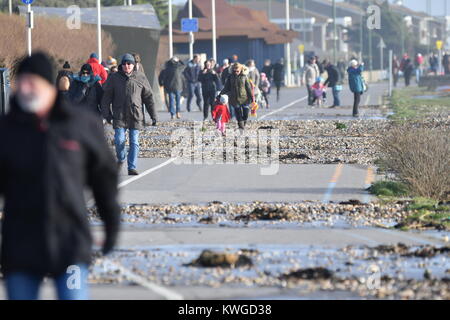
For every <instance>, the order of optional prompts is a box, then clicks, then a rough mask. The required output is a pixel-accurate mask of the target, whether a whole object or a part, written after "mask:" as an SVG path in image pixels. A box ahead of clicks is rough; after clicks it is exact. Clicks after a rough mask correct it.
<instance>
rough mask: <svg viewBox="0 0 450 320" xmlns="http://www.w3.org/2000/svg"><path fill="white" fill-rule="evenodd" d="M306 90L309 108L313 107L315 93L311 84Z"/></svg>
mask: <svg viewBox="0 0 450 320" xmlns="http://www.w3.org/2000/svg"><path fill="white" fill-rule="evenodd" d="M306 90H308V106H312V105H313V103H314V102H313V101H314V95H313V91H312V88H311V86H310V85H309V84H307V85H306Z"/></svg>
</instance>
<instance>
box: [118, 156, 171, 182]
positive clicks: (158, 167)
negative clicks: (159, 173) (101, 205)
mask: <svg viewBox="0 0 450 320" xmlns="http://www.w3.org/2000/svg"><path fill="white" fill-rule="evenodd" d="M176 159H177V158H170V159H169V160H167V161H165V162H163V163H161V164H159V165H157V166H156V167H153V168H150V169H148V170H145V171H144V172H142V173H140V174H139V175H138V176H135V177H133V178H130V179H128V180H125V181H122V182H121V183H119V185H118V187H119V188H123V187H125V186H126V185H128V184H130V183H132V182H133V181H136V180H139V179H141V178H143V177H145V176H146V175H148V174H149V173H152V172H153V171H156V170H158V169H161V168H162V167H165V166H167V165H168V164H171V163H172V162H174V161H175V160H176Z"/></svg>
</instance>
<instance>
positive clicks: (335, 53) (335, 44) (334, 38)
mask: <svg viewBox="0 0 450 320" xmlns="http://www.w3.org/2000/svg"><path fill="white" fill-rule="evenodd" d="M336 30H337V29H336V0H333V63H334V64H335V65H336V55H337V43H336V41H337V31H336Z"/></svg>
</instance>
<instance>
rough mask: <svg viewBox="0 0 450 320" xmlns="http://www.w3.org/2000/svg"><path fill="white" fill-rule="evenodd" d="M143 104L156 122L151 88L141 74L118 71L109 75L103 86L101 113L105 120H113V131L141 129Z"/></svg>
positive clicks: (142, 124)
mask: <svg viewBox="0 0 450 320" xmlns="http://www.w3.org/2000/svg"><path fill="white" fill-rule="evenodd" d="M111 104H112V110H111ZM143 104H145V108H146V109H147V112H148V113H149V114H150V117H151V118H152V119H153V120H154V121H156V112H155V106H154V102H153V92H152V88H151V86H150V83H149V82H148V80H147V77H146V76H145V74H144V73H143V72H140V71H133V72H132V73H131V74H130V75H127V74H125V72H123V71H122V70H120V71H119V72H116V73H113V74H112V75H110V76H109V77H108V80H107V81H106V82H105V84H104V85H103V99H102V113H103V117H104V118H105V119H106V120H108V121H109V120H113V127H114V129H116V128H127V129H138V130H140V129H142V128H143V127H144V112H143V108H142V105H143Z"/></svg>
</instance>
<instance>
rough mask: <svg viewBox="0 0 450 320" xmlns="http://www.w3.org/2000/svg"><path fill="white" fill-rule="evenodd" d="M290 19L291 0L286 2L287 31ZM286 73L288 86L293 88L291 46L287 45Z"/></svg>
mask: <svg viewBox="0 0 450 320" xmlns="http://www.w3.org/2000/svg"><path fill="white" fill-rule="evenodd" d="M290 22H291V20H290V17H289V0H286V30H290ZM286 73H287V82H286V84H287V86H291V44H290V43H289V42H288V43H286Z"/></svg>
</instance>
